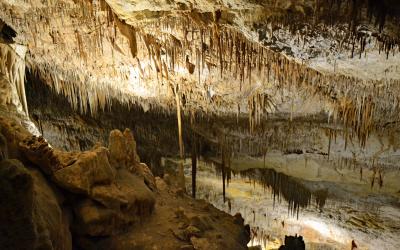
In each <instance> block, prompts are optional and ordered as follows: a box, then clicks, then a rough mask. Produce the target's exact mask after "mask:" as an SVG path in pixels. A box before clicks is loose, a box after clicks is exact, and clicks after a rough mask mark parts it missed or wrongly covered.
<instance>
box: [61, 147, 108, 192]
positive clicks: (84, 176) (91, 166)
mask: <svg viewBox="0 0 400 250" xmlns="http://www.w3.org/2000/svg"><path fill="white" fill-rule="evenodd" d="M114 179H115V169H114V168H112V167H111V165H110V163H109V162H108V151H107V149H106V148H104V147H99V148H97V149H95V150H94V151H85V152H82V153H81V154H79V157H78V158H77V159H76V160H75V161H74V162H73V163H72V164H71V165H70V166H67V167H64V168H62V169H60V170H58V171H55V172H54V174H53V181H54V182H55V183H57V185H59V186H60V187H62V188H64V189H66V190H68V191H70V192H73V193H82V194H88V195H89V194H90V193H91V189H92V187H93V186H94V185H99V184H111V183H112V182H113V181H114Z"/></svg>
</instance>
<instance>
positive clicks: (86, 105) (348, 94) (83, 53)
mask: <svg viewBox="0 0 400 250" xmlns="http://www.w3.org/2000/svg"><path fill="white" fill-rule="evenodd" d="M78 3H79V4H80V5H81V8H75V10H74V11H75V12H76V11H80V12H82V13H81V14H82V15H81V16H82V17H83V18H84V20H82V21H84V22H90V23H91V24H92V27H94V29H93V31H92V32H89V33H88V34H92V35H93V37H91V36H90V35H88V34H83V33H81V32H79V31H78V30H77V31H75V33H74V37H75V41H76V47H77V51H76V53H77V55H78V57H79V58H80V59H81V60H82V62H86V61H87V60H88V59H89V58H90V57H93V56H95V54H97V55H101V54H102V53H104V51H103V44H102V43H103V39H102V37H104V36H107V37H108V38H109V40H110V41H111V43H112V44H113V48H114V49H113V50H112V51H113V53H114V50H115V51H118V50H120V47H119V46H118V44H116V43H115V41H116V40H117V33H118V34H122V35H124V36H125V37H126V38H127V40H128V42H129V47H130V52H131V53H130V54H131V56H132V57H134V58H135V59H136V62H137V67H138V69H139V70H138V71H139V73H140V77H141V78H143V79H144V80H146V77H147V76H146V74H145V72H144V69H143V67H142V62H143V61H144V60H145V59H147V61H149V62H151V68H152V69H153V70H154V74H155V75H156V77H157V79H158V80H159V83H160V84H163V82H164V81H165V82H167V83H171V84H169V85H171V87H173V86H176V85H179V84H180V82H179V81H182V78H181V77H177V76H178V75H180V74H181V75H182V73H184V77H185V78H189V77H186V75H189V76H190V75H193V78H194V79H197V81H198V82H199V83H200V84H198V85H200V86H201V85H202V84H204V83H205V77H204V76H203V75H205V74H204V73H205V72H207V75H214V76H215V75H218V76H219V77H220V79H221V80H222V79H224V81H225V82H230V81H229V79H232V81H231V82H232V85H234V84H238V85H239V88H238V89H240V90H241V89H243V87H244V86H243V85H244V84H247V85H248V86H251V85H252V81H253V79H254V77H257V80H258V82H261V84H265V83H269V84H273V85H274V86H276V87H278V88H283V87H286V88H289V89H290V88H291V86H296V87H297V88H299V89H305V90H307V91H304V92H308V93H311V95H313V94H315V95H319V96H321V97H323V98H325V100H326V101H327V102H330V103H332V104H333V105H334V112H335V117H338V118H339V119H341V120H342V121H343V123H344V124H345V125H346V126H348V127H349V128H351V129H354V130H355V131H356V134H357V136H359V137H360V138H361V141H362V145H365V140H366V138H367V137H368V135H369V134H370V131H371V130H372V129H374V128H375V126H374V116H375V113H376V110H378V111H379V112H381V111H382V110H388V108H391V107H392V106H393V105H392V104H390V103H396V102H392V99H393V100H397V101H398V96H397V95H396V94H393V93H392V92H393V91H392V89H390V88H385V87H382V86H388V85H387V84H386V82H384V81H380V82H377V83H365V82H363V81H361V80H359V79H356V78H352V77H346V76H338V75H329V74H322V73H320V72H318V71H315V70H312V69H310V68H308V67H307V66H306V65H303V64H300V63H298V62H296V61H294V60H291V59H289V58H287V57H285V56H283V55H282V54H280V53H277V52H274V51H272V50H270V49H268V48H266V47H264V46H262V45H260V43H258V42H254V41H251V40H250V39H249V38H248V37H246V36H245V35H244V34H243V33H241V32H239V31H237V30H235V29H234V28H233V27H230V26H227V25H221V24H218V22H216V20H214V19H212V18H211V19H207V18H204V17H203V18H199V15H200V16H201V14H198V15H195V14H193V13H189V14H187V15H182V16H179V17H163V18H160V19H159V20H158V21H157V22H154V23H146V24H145V25H144V26H143V27H141V26H140V25H141V24H140V23H139V24H138V27H132V26H130V25H128V24H126V23H125V22H124V21H121V20H119V19H118V18H117V17H116V15H115V14H114V13H113V11H112V10H111V8H110V7H109V6H108V4H107V3H106V2H105V1H103V0H102V1H99V2H93V3H91V2H86V1H79V2H78ZM41 11H42V12H43V13H42V14H43V15H42V16H43V17H44V19H46V18H49V17H51V15H66V10H65V8H64V9H63V8H60V7H59V6H55V5H54V6H53V5H51V6H50V5H49V8H43V9H41ZM46 11H47V12H46ZM32 18H36V19H38V15H35V16H33V17H32ZM32 20H34V19H32ZM32 20H31V19H29V20H28V19H26V20H23V21H25V24H24V23H23V21H21V20H15V22H16V23H18V24H20V25H21V26H23V25H25V26H27V22H31V21H32ZM36 21H37V22H35V26H34V27H36V31H38V29H44V30H46V29H47V30H48V31H49V32H50V33H51V34H53V36H52V37H53V39H54V43H57V42H60V41H59V40H60V39H59V37H58V35H57V34H58V33H57V32H56V31H53V30H50V28H49V27H47V26H46V25H45V24H46V23H49V21H48V20H39V19H38V20H36ZM40 25H41V26H40ZM42 26H43V27H42ZM39 27H40V28H39ZM46 27H47V28H46ZM39 33H40V32H32V36H33V38H34V41H35V43H34V44H36V42H39V40H40V39H38V37H36V35H35V34H39ZM92 48H96V49H95V50H93V49H92ZM91 53H95V54H91ZM103 56H105V55H103ZM33 59H35V58H34V57H33ZM33 61H34V60H33ZM35 64H36V65H35ZM180 68H184V69H186V72H182V71H181V69H180ZM31 69H32V70H33V71H36V72H37V73H38V74H39V75H41V78H42V79H46V80H48V81H49V84H52V85H54V88H55V89H56V90H57V92H58V93H62V94H64V95H66V96H67V97H68V99H69V100H70V103H71V104H72V106H73V107H74V108H75V109H78V110H80V111H82V112H85V113H91V114H92V115H95V114H96V112H97V111H98V110H99V109H105V107H106V106H107V105H110V103H111V102H110V100H111V98H113V97H114V98H115V97H118V98H119V99H120V100H121V102H131V100H132V99H135V97H134V96H133V95H132V96H130V95H128V94H126V93H125V92H123V91H121V90H116V89H117V88H116V87H115V86H112V85H113V84H112V83H110V81H112V80H111V78H104V80H99V78H92V77H91V76H90V72H88V71H85V70H81V71H80V70H76V69H75V70H74V71H71V70H70V71H69V72H66V71H65V70H61V68H60V67H59V66H56V65H54V64H53V63H39V60H38V61H36V62H35V61H34V62H33V64H32V66H31ZM187 73H188V74H187ZM115 75H116V76H117V75H119V76H121V77H120V78H116V79H121V80H122V79H125V80H126V79H127V78H129V77H128V75H129V72H122V71H121V72H117V71H116V72H115ZM381 83H384V84H381ZM397 84H398V81H397V82H394V83H393V84H390V85H391V86H392V85H397ZM193 86H196V84H195V82H193ZM248 86H247V87H248ZM354 86H356V87H354ZM361 86H364V87H361ZM232 87H234V86H232ZM195 88H196V87H194V88H180V90H181V91H184V92H181V93H180V94H181V98H180V99H182V100H185V101H186V102H190V101H191V99H199V100H201V101H200V102H199V103H201V104H207V100H208V102H210V100H209V99H211V100H217V101H212V102H211V104H212V105H216V106H218V105H220V106H221V107H219V108H223V107H222V106H224V105H227V103H226V102H223V101H218V98H217V96H215V97H213V98H208V99H207V98H206V97H205V96H204V93H203V94H197V93H196V94H194V92H195V90H194V89H195ZM354 88H358V89H356V91H353V90H354ZM362 88H363V89H362ZM360 89H361V90H360ZM171 92H173V91H171ZM369 93H374V95H370V94H369ZM375 93H376V95H375ZM183 97H184V98H183ZM267 97H268V96H266V95H263V94H262V87H261V89H260V90H258V94H254V95H251V96H249V97H248V100H247V109H248V110H247V112H248V113H249V117H250V119H249V126H250V130H254V128H255V127H256V125H257V124H259V121H260V119H261V115H262V114H263V113H265V112H267V110H268V109H267V108H266V107H271V105H273V104H272V102H271V101H270V98H267ZM396 98H397V99H396ZM204 100H206V101H204ZM136 101H138V102H145V101H144V100H139V99H138V100H136V99H135V101H134V102H136ZM242 101H243V100H239V101H238V102H239V103H232V104H233V105H234V106H236V107H238V109H239V108H240V106H241V103H240V102H242ZM344 103H345V104H344ZM347 103H350V104H347ZM387 103H389V104H390V105H389V106H391V107H387ZM397 103H398V102H397ZM228 105H229V104H228ZM187 107H188V108H189V109H196V108H199V105H198V106H195V105H190V106H189V105H188V106H187ZM217 108H218V107H215V110H217ZM398 110H399V109H398V108H395V109H394V112H393V110H392V114H393V117H394V118H399V115H398V114H399V113H400V112H395V111H398Z"/></svg>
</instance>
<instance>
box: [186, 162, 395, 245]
mask: <svg viewBox="0 0 400 250" xmlns="http://www.w3.org/2000/svg"><path fill="white" fill-rule="evenodd" d="M185 174H186V177H187V181H186V183H187V190H188V193H191V167H190V165H186V168H185ZM196 182H197V184H196V185H197V197H196V198H200V199H205V200H207V201H208V202H210V203H212V204H213V205H214V206H216V207H217V208H219V209H221V210H224V211H226V212H228V213H231V214H232V215H234V214H235V213H237V212H239V213H241V214H242V216H243V217H244V219H245V221H246V223H248V224H250V226H251V231H252V241H251V242H250V243H249V246H252V245H261V246H262V248H263V249H277V248H279V246H280V245H281V243H282V241H283V239H284V236H285V235H295V234H299V235H302V236H303V238H304V240H305V243H306V249H351V241H352V240H355V242H356V244H357V245H358V249H390V250H391V249H393V250H394V249H400V242H399V236H400V208H399V207H395V206H393V205H391V204H389V203H385V202H384V201H386V200H385V199H383V198H382V197H372V196H369V197H355V196H352V195H347V197H346V196H345V195H339V193H340V192H342V193H344V194H346V192H347V190H346V189H344V188H343V190H342V189H341V187H340V186H338V185H337V184H331V183H313V182H309V181H302V180H300V179H297V178H293V177H290V176H285V175H283V174H279V173H276V172H275V171H273V170H266V169H263V170H247V171H246V172H241V173H237V174H232V175H231V179H230V181H229V184H227V185H226V202H225V203H224V201H223V200H224V199H223V195H222V190H223V187H222V176H221V175H220V174H219V171H218V169H217V168H216V167H215V166H213V165H212V164H206V163H204V162H200V163H199V166H198V169H197V181H196ZM315 186H318V187H323V190H325V189H326V190H328V193H330V194H329V195H326V196H325V195H322V196H321V194H318V190H321V189H316V188H315ZM333 197H335V198H333ZM338 197H341V198H338ZM316 198H318V199H316ZM321 200H323V202H322V203H323V204H322V205H321ZM297 209H298V210H297ZM297 211H298V217H297Z"/></svg>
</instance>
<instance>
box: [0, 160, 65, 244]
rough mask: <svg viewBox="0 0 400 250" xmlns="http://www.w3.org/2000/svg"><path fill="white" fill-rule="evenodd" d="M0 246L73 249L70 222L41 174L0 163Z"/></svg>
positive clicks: (18, 164)
mask: <svg viewBox="0 0 400 250" xmlns="http://www.w3.org/2000/svg"><path fill="white" fill-rule="evenodd" d="M0 187H1V188H0V221H1V223H0V249H72V241H71V234H70V232H69V222H68V219H67V217H66V214H65V213H64V211H63V209H62V208H61V207H60V205H59V200H58V199H57V195H56V194H55V192H54V190H53V189H52V188H51V187H50V186H49V184H48V183H47V181H46V180H45V178H44V177H43V176H42V174H41V173H40V172H38V171H36V170H28V169H27V168H25V167H24V166H23V165H22V163H21V162H19V161H18V160H14V159H13V160H6V161H2V162H1V163H0Z"/></svg>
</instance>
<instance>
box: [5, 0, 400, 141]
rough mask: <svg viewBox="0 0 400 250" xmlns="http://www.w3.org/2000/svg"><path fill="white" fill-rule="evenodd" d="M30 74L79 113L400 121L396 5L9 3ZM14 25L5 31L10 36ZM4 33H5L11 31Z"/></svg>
mask: <svg viewBox="0 0 400 250" xmlns="http://www.w3.org/2000/svg"><path fill="white" fill-rule="evenodd" d="M0 8H1V12H0V13H1V14H0V18H1V20H3V21H4V22H5V23H6V24H7V25H9V26H10V27H12V29H13V30H15V31H16V37H15V38H14V39H13V40H14V41H13V42H10V41H6V43H15V44H19V45H23V46H25V47H26V50H27V53H26V63H27V68H28V69H29V71H30V72H32V73H33V74H36V75H37V76H38V77H39V78H41V79H42V80H43V81H44V82H46V83H47V84H48V85H50V86H51V87H52V88H53V89H54V90H55V91H56V92H57V93H60V94H63V95H65V96H66V97H67V98H68V100H69V102H70V104H71V105H72V106H73V108H74V109H76V110H78V111H80V112H81V113H88V114H92V115H96V113H97V111H98V110H99V109H106V108H107V107H108V106H110V105H111V103H112V101H111V100H112V99H113V98H116V99H118V100H119V101H120V102H122V103H128V104H140V105H142V107H143V109H144V110H151V109H154V110H158V111H160V110H161V112H170V111H175V109H176V103H179V104H180V106H182V109H183V112H184V113H185V114H194V113H201V114H217V115H233V116H240V115H245V116H248V117H249V124H250V130H254V129H255V128H256V127H257V125H258V124H260V123H261V121H262V120H263V119H264V118H265V117H274V116H278V117H285V118H286V119H288V120H292V119H295V118H297V117H308V116H310V115H313V116H315V115H318V114H321V113H323V114H325V116H326V117H328V119H331V117H332V118H333V119H334V120H336V119H339V120H340V121H341V124H343V125H344V126H345V127H351V128H352V129H353V130H354V131H355V134H356V135H357V136H358V138H359V139H360V141H361V144H363V143H365V139H366V138H367V137H368V135H369V134H370V133H371V131H372V130H374V129H376V128H378V127H382V126H383V125H387V124H391V123H397V121H398V120H399V114H400V112H399V111H400V96H399V93H400V89H399V86H400V85H399V84H400V55H399V50H400V47H399V44H400V25H399V23H400V4H399V3H398V2H397V1H394V0H385V1H377V0H368V1H367V0H357V1H346V0H330V1H314V0H313V1H308V0H291V1H289V0H283V1H276V0H274V1H272V0H271V1H269V0H265V1H249V0H235V1H206V0H200V1H192V0H191V1H159V0H154V1H132V0H131V1H127V0H101V1H81V0H76V1H70V0H56V1H37V0H28V1H21V0H13V1H11V0H2V1H1V2H0ZM3 30H4V29H3ZM3 37H4V35H3Z"/></svg>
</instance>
